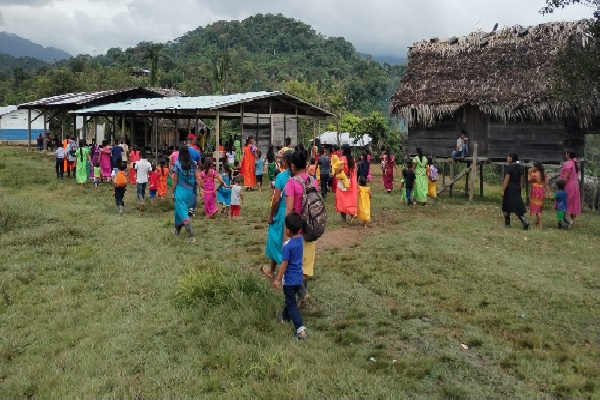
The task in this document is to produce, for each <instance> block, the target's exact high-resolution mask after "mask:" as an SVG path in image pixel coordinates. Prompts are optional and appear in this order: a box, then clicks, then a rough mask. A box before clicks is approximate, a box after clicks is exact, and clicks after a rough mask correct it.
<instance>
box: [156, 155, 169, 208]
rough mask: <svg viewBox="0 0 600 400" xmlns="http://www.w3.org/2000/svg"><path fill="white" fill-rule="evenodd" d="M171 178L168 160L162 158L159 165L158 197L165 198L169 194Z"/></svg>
mask: <svg viewBox="0 0 600 400" xmlns="http://www.w3.org/2000/svg"><path fill="white" fill-rule="evenodd" d="M168 178H169V168H168V167H167V161H166V160H165V159H164V158H162V159H161V160H160V166H159V167H158V198H159V199H164V198H165V196H166V195H167V186H168Z"/></svg>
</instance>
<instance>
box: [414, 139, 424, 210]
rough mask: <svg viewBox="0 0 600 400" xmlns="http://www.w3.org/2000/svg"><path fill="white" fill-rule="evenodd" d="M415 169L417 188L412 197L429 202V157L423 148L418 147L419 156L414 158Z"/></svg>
mask: <svg viewBox="0 0 600 400" xmlns="http://www.w3.org/2000/svg"><path fill="white" fill-rule="evenodd" d="M413 170H414V171H415V188H414V192H413V195H412V198H413V200H414V201H415V202H417V203H419V204H422V205H425V204H427V157H425V156H424V155H423V149H421V148H420V147H417V156H416V157H415V158H413Z"/></svg>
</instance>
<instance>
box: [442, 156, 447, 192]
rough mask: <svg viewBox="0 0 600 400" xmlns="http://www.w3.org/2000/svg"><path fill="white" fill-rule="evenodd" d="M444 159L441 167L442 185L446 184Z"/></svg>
mask: <svg viewBox="0 0 600 400" xmlns="http://www.w3.org/2000/svg"><path fill="white" fill-rule="evenodd" d="M446 167H447V165H446V161H444V166H443V167H442V186H444V185H445V184H446Z"/></svg>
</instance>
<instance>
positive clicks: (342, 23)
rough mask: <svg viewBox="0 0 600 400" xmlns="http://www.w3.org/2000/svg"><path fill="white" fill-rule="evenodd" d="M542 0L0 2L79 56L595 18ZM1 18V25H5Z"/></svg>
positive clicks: (417, 36)
mask: <svg viewBox="0 0 600 400" xmlns="http://www.w3.org/2000/svg"><path fill="white" fill-rule="evenodd" d="M544 3H545V1H544V0H526V1H523V0H461V1H455V0H426V1H424V0H403V1H402V2H400V1H397V0H371V1H369V2H367V1H364V0H328V1H323V0H303V1H280V0H261V1H246V0H179V1H177V2H170V1H164V0H54V1H51V0H28V1H23V0H20V1H16V0H14V1H10V0H0V4H2V5H3V7H2V14H0V24H2V27H3V29H5V30H7V31H9V32H14V33H16V34H18V35H20V36H22V37H25V38H28V39H31V40H33V41H34V42H37V43H40V44H43V45H45V46H54V47H58V48H62V49H64V50H66V51H68V52H71V53H73V54H78V53H90V54H92V53H95V52H96V53H99V52H105V51H106V50H107V49H108V48H111V47H122V48H125V47H131V46H134V45H135V44H137V43H138V42H141V41H154V42H166V41H169V40H173V39H175V38H176V37H179V36H182V35H183V34H184V33H185V32H188V31H191V30H194V29H195V28H197V27H198V26H204V25H207V24H209V23H212V22H214V21H216V20H231V19H244V18H246V17H249V16H251V15H254V14H257V13H274V14H276V13H282V14H283V15H285V16H287V17H291V18H295V19H297V20H300V21H302V22H305V23H307V24H309V25H311V26H312V27H313V28H314V29H315V30H316V31H317V32H320V33H323V34H324V35H327V36H342V37H345V38H346V39H347V40H348V41H350V42H352V43H353V44H354V45H355V47H356V48H357V49H358V50H359V51H362V52H369V53H372V54H395V55H403V54H404V53H405V52H406V48H407V46H409V45H410V44H411V43H413V42H415V41H418V40H421V39H426V38H430V37H450V36H460V35H465V34H467V33H469V32H471V31H472V30H474V29H483V30H489V29H492V27H493V26H494V24H495V23H498V24H499V26H500V28H502V27H503V26H509V25H515V24H520V25H533V24H538V23H542V22H548V21H553V20H573V19H579V18H584V17H590V16H591V15H592V10H591V9H590V8H586V7H584V6H569V7H567V8H565V9H564V10H558V11H557V12H556V13H555V14H553V15H549V16H542V15H541V14H539V13H538V10H539V8H540V7H542V6H543V5H544ZM2 17H3V18H2Z"/></svg>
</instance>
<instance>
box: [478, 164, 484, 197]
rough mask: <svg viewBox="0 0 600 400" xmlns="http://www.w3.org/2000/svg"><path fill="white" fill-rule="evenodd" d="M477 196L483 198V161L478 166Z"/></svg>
mask: <svg viewBox="0 0 600 400" xmlns="http://www.w3.org/2000/svg"><path fill="white" fill-rule="evenodd" d="M479 198H481V199H483V163H481V165H480V166H479Z"/></svg>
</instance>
